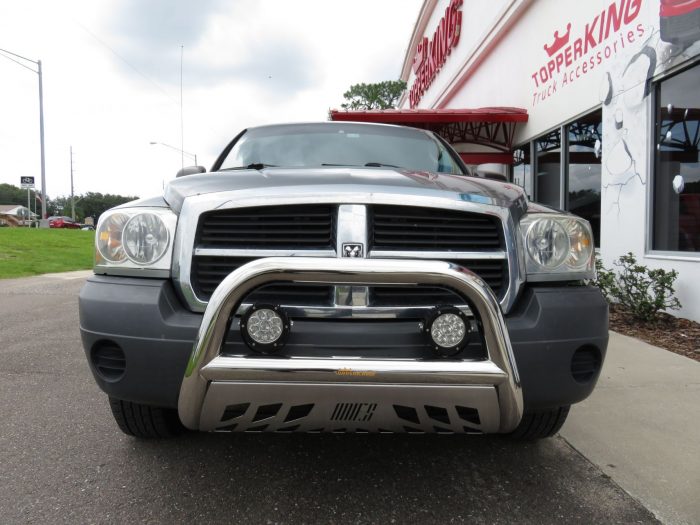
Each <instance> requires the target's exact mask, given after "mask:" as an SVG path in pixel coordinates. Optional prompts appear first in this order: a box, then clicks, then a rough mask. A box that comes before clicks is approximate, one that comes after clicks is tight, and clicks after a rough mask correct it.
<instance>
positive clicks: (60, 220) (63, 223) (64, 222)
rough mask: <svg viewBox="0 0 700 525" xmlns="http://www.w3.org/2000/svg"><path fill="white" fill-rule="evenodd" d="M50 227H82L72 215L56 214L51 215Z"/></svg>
mask: <svg viewBox="0 0 700 525" xmlns="http://www.w3.org/2000/svg"><path fill="white" fill-rule="evenodd" d="M49 228H72V229H78V228H80V224H78V223H77V222H75V221H74V220H73V219H71V218H70V217H63V216H55V217H49Z"/></svg>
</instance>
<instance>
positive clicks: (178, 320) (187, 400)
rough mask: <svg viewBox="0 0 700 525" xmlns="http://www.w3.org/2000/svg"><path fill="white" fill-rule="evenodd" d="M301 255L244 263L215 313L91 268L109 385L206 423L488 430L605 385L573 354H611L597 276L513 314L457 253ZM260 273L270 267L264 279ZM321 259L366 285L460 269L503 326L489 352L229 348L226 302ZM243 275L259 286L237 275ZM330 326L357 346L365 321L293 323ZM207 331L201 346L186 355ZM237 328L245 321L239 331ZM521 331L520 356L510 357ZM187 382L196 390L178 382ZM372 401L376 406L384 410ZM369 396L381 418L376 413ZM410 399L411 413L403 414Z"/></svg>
mask: <svg viewBox="0 0 700 525" xmlns="http://www.w3.org/2000/svg"><path fill="white" fill-rule="evenodd" d="M291 259H292V260H289V259H276V260H271V259H267V260H264V261H266V262H256V263H255V264H254V265H252V266H251V265H248V267H247V270H246V272H248V273H245V275H244V276H241V274H239V275H238V276H237V277H236V276H235V274H232V276H230V277H229V278H230V279H232V280H233V281H229V284H228V285H226V286H224V283H222V286H221V287H220V290H221V294H223V295H222V297H223V296H225V300H222V301H219V306H217V307H216V308H212V309H210V312H209V311H208V313H207V314H205V316H202V315H201V314H194V313H191V312H189V311H187V310H185V309H184V308H183V307H182V306H181V304H180V301H179V299H178V298H177V296H176V295H175V293H174V291H173V289H172V287H171V285H170V283H169V282H167V281H160V280H145V279H128V278H114V277H106V276H95V277H93V278H91V279H90V280H89V281H88V283H87V284H86V286H85V287H84V288H83V290H82V291H81V297H80V314H81V333H82V337H83V344H84V347H85V350H86V353H87V354H88V357H89V359H90V362H91V365H92V368H93V373H95V377H96V380H97V382H98V384H99V385H100V387H101V388H102V389H103V390H104V391H105V392H107V393H108V394H109V395H111V396H113V397H117V398H120V399H126V400H131V401H136V402H141V403H146V404H153V405H158V406H170V407H175V406H177V404H178V398H179V400H180V414H181V418H182V419H183V421H184V422H185V424H187V425H188V426H190V427H192V428H200V429H206V430H213V429H220V428H223V429H228V430H232V429H235V430H249V431H250V430H256V429H258V430H261V429H262V427H264V430H289V429H293V430H307V431H314V430H334V429H335V430H355V431H382V430H388V431H397V430H403V431H413V430H416V431H441V430H446V431H471V430H476V431H483V432H507V431H508V430H510V429H512V428H513V427H514V426H515V425H517V421H519V419H520V414H521V413H522V410H523V406H524V408H525V409H535V408H547V407H555V406H561V405H568V404H572V403H575V402H577V401H580V400H582V399H584V398H585V397H587V396H588V395H589V394H590V392H591V390H592V389H593V386H594V385H595V382H596V380H597V375H598V373H597V372H596V373H595V374H594V377H592V378H591V379H590V380H589V381H587V382H585V383H581V382H579V381H576V380H575V379H574V378H573V377H572V375H571V360H572V355H573V354H574V353H575V352H576V350H577V349H578V348H580V347H582V346H588V347H594V348H596V349H598V351H599V352H600V354H601V357H602V356H604V353H605V348H606V345H607V307H606V306H605V302H604V301H603V300H602V298H601V297H600V293H599V292H598V290H597V289H595V288H591V287H537V288H528V289H526V290H525V292H524V293H523V294H521V298H520V300H519V302H518V304H517V305H516V308H515V309H514V310H513V311H512V312H511V314H510V315H509V316H508V317H506V319H505V322H504V320H503V318H502V316H501V314H500V310H499V309H498V306H497V303H495V300H494V299H493V296H492V295H491V294H490V291H489V290H488V289H485V288H483V285H480V284H479V283H480V280H479V279H478V278H477V277H475V276H472V275H470V274H469V273H466V272H464V271H463V270H462V269H459V268H456V267H454V266H451V265H449V264H448V263H441V262H430V263H427V262H426V261H420V262H417V261H402V263H401V265H400V266H401V268H403V272H397V267H398V266H397V262H396V261H395V260H394V261H377V260H367V261H366V262H365V261H358V260H352V261H339V260H337V259H333V260H331V261H328V264H329V267H332V269H331V270H328V269H326V270H323V268H322V267H319V264H321V265H322V264H323V259H320V260H319V259H313V260H311V261H309V260H308V259H302V258H291ZM270 261H272V262H270ZM285 261H286V262H285ZM280 262H283V263H284V264H285V266H284V269H282V270H280V268H279V267H277V268H275V267H274V266H270V265H271V264H272V265H274V264H280ZM339 263H340V265H339ZM358 263H359V264H358ZM382 264H384V265H385V266H384V267H382ZM304 265H306V266H304ZM250 272H253V273H255V272H261V273H260V276H262V280H260V279H258V277H260V276H259V275H257V274H255V275H253V274H251V273H250ZM309 272H312V273H313V274H314V275H315V277H314V279H320V278H325V279H327V282H338V281H342V282H348V283H355V284H357V283H367V282H368V281H369V282H370V283H372V282H384V283H402V282H407V280H409V281H410V280H411V279H415V278H416V275H415V274H418V275H419V276H421V277H420V278H421V279H422V280H420V281H419V282H429V283H433V282H441V283H443V284H445V280H447V281H449V285H450V286H452V287H457V288H460V287H461V288H460V292H461V293H462V294H464V295H465V296H467V298H468V299H470V301H471V302H472V303H475V302H476V303H479V304H480V308H477V310H478V311H479V313H480V316H481V317H482V318H486V319H491V325H490V327H489V329H488V330H486V333H491V334H495V335H492V337H491V340H490V341H487V347H488V348H487V349H488V351H489V359H488V360H486V361H483V360H481V361H474V360H472V361H469V360H464V361H460V360H457V361H452V360H442V359H440V360H432V361H425V360H420V361H418V360H410V359H409V360H400V359H378V360H372V359H366V358H362V359H350V360H346V361H345V362H342V361H339V360H335V359H309V358H307V359H303V358H299V359H280V358H240V357H238V358H237V357H231V356H227V355H223V356H222V355H219V352H218V348H219V347H220V344H221V342H222V340H223V338H224V337H223V336H224V335H225V333H226V330H225V329H226V326H225V325H226V322H225V318H226V317H227V315H225V314H224V312H223V310H222V309H221V305H222V304H223V303H226V308H227V309H228V311H231V309H233V308H234V307H235V304H234V303H235V302H237V301H238V302H239V299H240V298H241V297H243V296H244V295H245V293H246V290H245V289H244V288H246V289H249V288H252V287H255V286H258V285H260V284H261V283H262V282H269V280H276V281H277V280H307V281H308V280H309ZM324 272H325V273H324ZM319 274H322V275H319ZM409 275H413V277H412V278H411V279H409ZM272 278H274V279H272ZM425 278H427V279H428V280H427V281H425ZM238 279H243V282H247V283H248V284H249V287H244V286H243V285H239V284H235V283H238ZM231 282H234V286H233V287H231ZM323 282H326V281H323ZM467 283H468V284H467ZM236 292H240V293H236ZM485 292H488V293H485ZM239 296H240V297H239ZM210 304H212V305H213V303H210ZM494 305H495V308H494ZM207 316H208V317H209V319H207ZM203 318H204V321H203ZM320 325H323V327H324V330H325V339H326V340H327V343H328V344H329V345H333V344H338V345H339V346H342V345H343V344H344V345H346V347H347V340H348V335H349V334H350V333H352V331H353V330H355V331H356V330H357V328H356V327H355V323H354V322H337V321H336V322H334V321H330V320H329V321H323V322H322V323H318V322H316V323H313V322H305V321H302V320H300V321H295V327H294V331H295V332H297V331H299V332H304V331H305V330H306V331H307V332H309V331H312V330H313V329H315V328H318V327H319V326H320ZM506 325H507V328H506ZM200 326H201V330H200ZM206 327H209V328H208V329H207V328H206ZM499 327H500V328H499ZM334 328H335V329H334ZM198 330H200V338H199V339H198V350H197V351H196V352H194V353H193V360H191V361H190V366H189V367H187V362H188V359H189V357H190V354H191V353H192V342H193V341H194V340H195V339H196V337H197V336H196V334H197V331H198ZM235 331H236V328H235V327H234V328H232V330H231V334H229V336H228V338H229V339H231V336H232V335H235V334H234V333H233V332H235ZM508 332H510V337H509V336H508ZM498 334H500V335H498ZM494 338H495V339H494ZM499 338H501V339H502V341H498V340H497V339H499ZM203 339H206V341H205V343H206V344H202V341H203ZM105 341H110V342H114V343H116V344H118V345H119V346H120V347H121V348H122V349H123V351H124V354H125V356H126V363H127V365H126V370H125V373H124V374H123V376H122V377H120V378H119V379H118V380H107V379H105V378H104V377H102V376H101V375H100V374H99V373H97V372H96V369H95V367H94V363H93V362H92V359H91V354H92V352H93V349H94V348H96V347H97V346H99V345H100V344H101V343H102V342H105ZM407 341H408V339H407ZM511 343H512V352H513V354H514V356H515V359H514V360H513V359H512V358H511V357H509V356H510V351H509V350H508V347H509V346H511ZM498 348H500V350H498ZM341 354H342V353H341ZM344 355H347V352H346V353H345V354H344ZM516 362H517V366H516V365H515V363H516ZM186 368H188V370H187V371H188V374H187V377H186V379H185V381H183V380H182V379H183V373H185V369H186ZM339 372H340V373H339ZM518 373H519V374H520V379H519V378H518V376H517V374H518ZM181 383H182V389H183V395H179V392H180V387H181ZM520 385H522V390H521V388H520ZM319 388H321V389H322V390H323V392H324V393H322V394H321V392H320V391H319ZM521 396H522V397H524V402H523V401H522V397H521ZM236 400H238V401H236ZM310 400H315V403H316V405H318V411H317V412H314V411H312V412H310V413H309V414H307V415H306V416H305V418H303V419H302V418H296V419H294V418H292V419H289V417H290V413H291V412H294V413H295V414H298V413H299V411H300V410H301V411H302V412H303V410H304V409H303V408H299V407H307V406H308V405H309V404H312V403H310V402H309V401H310ZM449 400H451V401H450V402H448V401H449ZM246 404H250V406H248V407H247V408H246V410H245V411H244V413H243V414H238V415H237V416H236V417H224V415H226V413H227V410H228V415H229V416H230V415H231V410H232V408H231V407H236V406H238V407H239V408H240V406H244V405H246ZM253 404H254V405H255V406H253ZM331 405H332V406H331ZM373 405H377V406H376V407H375V408H373V409H372V406H373ZM295 407H296V408H295ZM397 407H398V408H397ZM275 408H276V411H275V410H274V409H275ZM293 408H294V410H293V411H292V409H293ZM370 409H371V410H372V413H373V415H372V416H371V420H363V418H364V417H366V415H367V413H368V411H369V410H370ZM406 409H411V410H408V412H406ZM466 409H470V410H466ZM474 410H476V411H477V413H479V415H480V417H479V418H478V419H476V418H475V417H474V416H473V411H474ZM401 411H403V414H402V415H403V417H399V415H398V414H399V412H401ZM273 412H274V413H273ZM460 414H461V415H460ZM465 414H466V415H465ZM470 414H471V415H470ZM263 416H266V417H264V419H265V421H264V423H263V422H262V420H261V419H260V418H262V417H263ZM463 416H464V417H463ZM334 418H335V419H334ZM436 418H437V419H436ZM234 425H235V427H234Z"/></svg>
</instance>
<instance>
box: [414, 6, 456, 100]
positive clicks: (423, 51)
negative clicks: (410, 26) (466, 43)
mask: <svg viewBox="0 0 700 525" xmlns="http://www.w3.org/2000/svg"><path fill="white" fill-rule="evenodd" d="M461 7H462V0H451V2H450V5H449V6H447V9H445V15H444V16H443V17H442V18H441V19H440V22H439V23H438V26H437V29H435V33H433V36H432V38H431V39H430V40H428V37H427V36H424V37H423V38H422V39H421V41H420V42H418V45H417V46H416V54H415V56H414V57H413V72H414V73H415V75H416V79H415V81H414V82H413V85H412V86H411V90H410V92H409V97H408V98H409V103H410V105H411V108H415V107H416V106H417V105H418V102H420V99H421V98H423V95H424V94H425V92H426V90H427V89H428V88H429V87H430V85H431V84H432V83H433V80H435V77H436V76H437V74H438V73H439V72H440V69H442V66H443V65H444V64H445V60H447V57H448V56H449V55H450V53H451V52H452V48H454V47H455V46H456V45H457V44H458V43H459V34H460V32H461V30H462V11H461V9H460V8H461Z"/></svg>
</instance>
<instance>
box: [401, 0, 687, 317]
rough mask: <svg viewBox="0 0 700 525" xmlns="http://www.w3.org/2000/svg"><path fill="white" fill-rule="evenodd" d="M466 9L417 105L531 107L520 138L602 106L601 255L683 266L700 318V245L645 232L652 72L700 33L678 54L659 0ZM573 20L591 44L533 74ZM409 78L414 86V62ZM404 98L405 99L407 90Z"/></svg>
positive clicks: (659, 72) (675, 59)
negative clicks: (663, 242) (683, 250)
mask: <svg viewBox="0 0 700 525" xmlns="http://www.w3.org/2000/svg"><path fill="white" fill-rule="evenodd" d="M448 5H449V0H439V1H437V2H436V8H435V10H434V11H433V13H432V15H431V16H430V18H429V21H428V23H427V25H426V28H425V32H424V34H425V35H426V36H428V37H429V38H430V37H432V34H433V32H434V31H435V27H436V25H437V24H438V23H439V20H440V18H441V17H442V16H443V14H444V11H445V9H446V7H447V6H448ZM611 6H612V7H611ZM461 9H462V12H463V15H462V20H463V25H462V34H461V37H460V41H459V44H458V45H457V47H456V48H454V49H453V51H452V53H451V55H450V56H448V57H447V59H446V61H445V65H444V67H443V68H442V70H441V71H440V72H438V74H437V77H436V79H435V80H434V81H433V84H432V85H431V87H430V89H429V90H428V91H426V93H425V95H424V96H423V98H422V100H421V101H420V103H419V105H418V107H422V108H476V107H484V106H514V107H521V108H525V109H527V110H528V113H529V121H528V123H527V124H526V125H519V127H518V130H517V133H516V144H518V143H525V142H527V141H530V140H531V139H533V138H535V137H537V136H539V135H540V134H542V133H544V132H546V131H549V130H551V129H553V128H556V127H558V126H560V125H562V124H565V123H567V122H570V121H572V120H574V119H575V118H576V117H578V116H580V115H582V114H585V113H587V112H589V111H591V110H594V109H597V108H600V107H602V109H603V151H602V192H601V193H602V197H601V199H602V203H601V256H602V258H603V260H604V262H605V264H606V265H607V266H608V267H609V266H611V265H612V261H613V260H614V259H616V258H617V257H619V256H620V255H622V254H624V253H627V252H630V251H631V252H633V253H634V254H635V255H636V256H637V257H638V259H639V260H640V262H641V263H642V264H644V265H647V266H649V267H651V268H663V269H666V270H671V269H675V270H677V271H678V272H679V278H678V281H677V285H676V289H677V297H678V298H679V299H680V301H681V303H682V304H683V309H682V310H681V312H680V315H682V316H684V317H688V318H691V319H694V320H697V321H700V253H697V252H696V253H688V254H672V255H659V254H655V253H653V252H651V250H650V245H649V242H648V233H647V232H648V228H649V227H650V226H649V225H650V223H651V217H650V212H649V206H650V195H651V190H652V171H653V161H654V153H655V151H654V148H653V146H652V142H653V136H652V133H653V124H654V113H655V110H654V108H653V107H652V98H653V97H651V96H649V94H648V93H649V90H648V89H647V88H648V86H649V85H650V81H651V80H652V79H654V80H655V79H658V78H659V77H663V75H664V74H666V73H668V72H669V71H673V70H675V69H678V67H679V66H680V65H683V64H687V63H689V62H690V61H691V60H694V59H695V58H697V56H698V55H700V42H695V43H694V44H692V45H690V47H688V48H687V49H685V50H684V51H683V52H682V53H680V54H677V53H676V50H671V49H670V44H668V43H666V42H663V41H661V39H660V35H659V0H587V1H585V2H582V1H578V0H532V1H528V0H499V1H496V2H466V1H465V2H464V3H463V5H462V7H461ZM611 9H614V10H615V11H614V12H613V13H612V15H611V16H613V18H614V15H615V14H617V13H619V12H622V13H623V14H622V18H621V21H620V26H619V27H618V28H617V30H616V31H615V30H613V29H614V28H611V31H610V32H609V34H608V37H607V38H605V36H604V34H605V31H603V33H600V19H601V16H604V17H605V18H606V20H607V19H608V16H609V15H610V10H611ZM625 14H627V18H628V20H627V21H626V20H625ZM611 20H612V19H611ZM568 24H571V28H570V33H569V40H568V43H567V45H573V44H574V43H575V41H576V40H577V39H579V38H581V39H582V40H583V42H582V44H583V43H585V40H586V38H585V37H586V28H587V26H588V30H589V32H588V35H589V37H591V36H592V37H593V40H594V41H595V46H591V41H590V40H589V46H588V49H585V47H583V46H584V45H585V44H583V45H582V48H581V49H582V52H581V53H580V56H577V57H576V60H573V58H574V56H573V55H574V50H573V49H572V50H571V55H570V57H571V59H572V60H571V62H570V65H568V66H567V65H566V63H565V62H564V63H562V64H561V66H560V68H559V70H558V71H557V70H556V69H555V71H554V72H553V74H552V75H551V78H547V79H546V81H545V82H543V81H542V77H541V76H539V75H538V76H537V78H536V79H534V78H533V76H532V75H533V74H536V73H538V72H539V71H540V69H541V68H542V67H545V68H546V67H547V65H548V62H549V60H551V58H550V57H549V56H548V54H547V52H546V50H545V49H544V46H545V44H546V45H551V44H552V43H553V40H554V36H555V35H554V33H555V31H557V32H558V34H559V36H562V35H564V34H565V33H566V32H567V26H568ZM609 25H611V26H612V23H611V24H609ZM565 48H566V46H564V47H562V50H563V49H565ZM599 53H600V55H599ZM674 55H677V56H674ZM555 56H556V54H555V55H553V57H555ZM410 58H412V51H411V50H409V53H408V59H409V60H410ZM564 60H565V59H564ZM584 63H586V64H587V67H586V70H585V72H584V71H583V64H584ZM404 71H406V69H404ZM549 76H550V75H545V77H549ZM404 78H407V80H408V87H409V89H410V87H411V85H412V84H413V81H414V76H413V72H412V71H411V72H410V75H408V77H406V76H404ZM402 107H408V101H407V100H405V101H403V105H402ZM629 157H631V161H630V160H629Z"/></svg>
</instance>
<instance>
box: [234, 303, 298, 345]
mask: <svg viewBox="0 0 700 525" xmlns="http://www.w3.org/2000/svg"><path fill="white" fill-rule="evenodd" d="M289 327H290V323H289V319H288V318H287V315H286V314H285V313H284V311H282V309H281V308H280V307H279V306H277V305H270V304H254V305H253V306H251V307H250V308H249V309H248V311H247V312H246V313H245V314H244V315H243V317H242V318H241V325H240V328H241V336H242V337H243V341H245V344H246V345H248V347H249V348H250V349H251V350H255V351H256V352H260V353H262V354H272V353H275V352H276V351H278V350H279V349H281V348H282V347H283V346H284V345H285V343H286V342H287V337H288V336H289Z"/></svg>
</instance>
